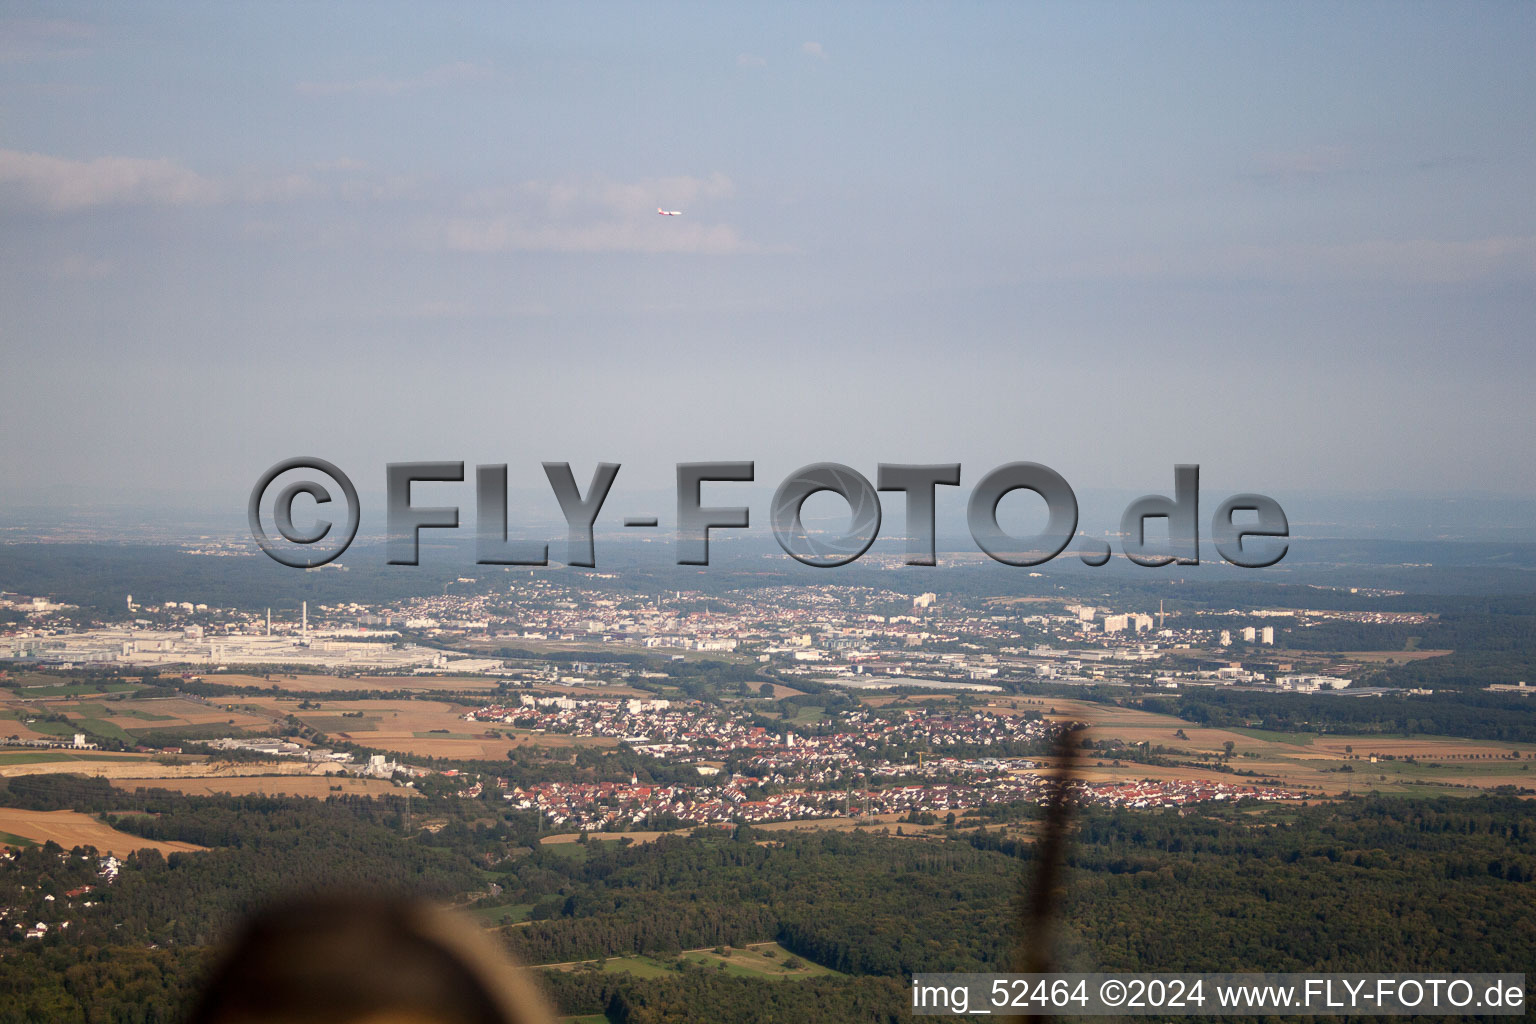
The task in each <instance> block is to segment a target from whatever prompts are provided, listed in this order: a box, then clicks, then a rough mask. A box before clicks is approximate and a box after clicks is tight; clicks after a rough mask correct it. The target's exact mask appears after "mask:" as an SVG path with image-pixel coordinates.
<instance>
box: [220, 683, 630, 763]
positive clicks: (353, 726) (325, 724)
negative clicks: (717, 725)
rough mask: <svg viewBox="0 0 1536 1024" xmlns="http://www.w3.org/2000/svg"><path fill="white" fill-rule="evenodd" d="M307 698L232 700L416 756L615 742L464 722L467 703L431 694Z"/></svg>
mask: <svg viewBox="0 0 1536 1024" xmlns="http://www.w3.org/2000/svg"><path fill="white" fill-rule="evenodd" d="M309 703H311V704H318V705H319V706H318V707H309V708H305V709H302V710H301V709H300V708H299V706H298V703H297V702H296V701H294V700H293V699H291V698H282V697H247V698H244V699H242V700H241V701H240V702H239V703H238V705H237V706H239V707H243V708H247V709H251V710H254V711H259V712H261V713H264V714H266V715H268V716H274V715H275V716H280V717H281V716H288V715H293V716H294V717H296V718H298V719H300V720H301V721H303V722H305V723H307V724H308V725H310V726H311V727H313V728H315V729H318V730H319V731H321V732H323V733H325V734H326V735H327V736H332V737H335V738H336V739H338V740H346V741H350V742H355V743H360V744H363V745H364V746H368V747H375V748H379V749H382V750H394V751H400V752H401V753H405V754H412V755H415V756H417V757H444V758H467V759H471V760H491V761H502V760H505V759H506V756H507V752H508V751H509V750H511V749H513V748H514V747H523V746H530V747H577V746H591V747H616V746H617V745H618V741H617V740H612V739H608V738H605V737H578V736H560V735H554V734H545V733H533V732H529V731H527V730H521V729H514V728H512V727H511V726H509V725H502V724H500V723H495V724H490V723H485V722H466V721H465V720H464V714H465V712H466V711H467V710H468V709H467V708H465V707H463V706H461V705H457V704H445V703H443V702H442V701H435V700H419V699H416V700H413V699H404V700H402V699H392V700H343V701H335V702H330V701H324V700H321V701H310V702H309ZM348 716H350V717H348ZM269 721H270V718H269Z"/></svg>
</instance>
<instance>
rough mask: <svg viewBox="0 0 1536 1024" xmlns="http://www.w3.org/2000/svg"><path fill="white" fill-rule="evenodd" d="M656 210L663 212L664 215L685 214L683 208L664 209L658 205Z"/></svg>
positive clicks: (675, 215)
mask: <svg viewBox="0 0 1536 1024" xmlns="http://www.w3.org/2000/svg"><path fill="white" fill-rule="evenodd" d="M656 212H657V213H659V214H661V215H662V216H663V217H681V216H682V215H683V211H682V210H663V209H662V208H661V207H659V206H658V207H656Z"/></svg>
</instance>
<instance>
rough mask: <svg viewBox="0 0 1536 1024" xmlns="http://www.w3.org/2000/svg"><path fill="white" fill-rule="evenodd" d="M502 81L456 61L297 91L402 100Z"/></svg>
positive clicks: (480, 67) (313, 84) (301, 86)
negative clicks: (407, 73) (416, 94)
mask: <svg viewBox="0 0 1536 1024" xmlns="http://www.w3.org/2000/svg"><path fill="white" fill-rule="evenodd" d="M499 77H500V75H499V74H498V73H497V72H496V70H495V69H494V68H490V67H486V66H485V65H482V64H472V63H470V62H468V61H455V62H454V63H452V64H444V65H442V66H441V67H435V68H432V69H430V70H427V71H423V72H422V73H421V74H419V75H412V76H409V77H406V78H388V77H385V76H381V75H375V76H373V77H370V78H359V79H353V80H351V81H343V82H300V83H299V84H298V85H296V86H294V89H295V91H297V92H299V93H301V94H303V95H305V96H347V95H352V96H401V95H404V94H406V93H413V92H421V91H423V90H426V89H438V88H443V87H446V86H453V85H465V84H470V83H474V82H488V81H492V80H494V79H496V78H499Z"/></svg>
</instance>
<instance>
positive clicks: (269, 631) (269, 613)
mask: <svg viewBox="0 0 1536 1024" xmlns="http://www.w3.org/2000/svg"><path fill="white" fill-rule="evenodd" d="M271 635H272V609H271V608H268V609H267V636H271Z"/></svg>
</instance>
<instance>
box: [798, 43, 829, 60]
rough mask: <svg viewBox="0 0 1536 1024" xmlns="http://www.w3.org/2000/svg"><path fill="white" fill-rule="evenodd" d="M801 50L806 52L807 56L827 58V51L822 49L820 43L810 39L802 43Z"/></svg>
mask: <svg viewBox="0 0 1536 1024" xmlns="http://www.w3.org/2000/svg"><path fill="white" fill-rule="evenodd" d="M800 52H801V53H803V54H805V55H806V56H807V57H815V58H816V59H817V60H826V59H827V51H826V50H824V49H822V46H821V44H820V43H816V42H809V41H808V42H804V43H801V44H800Z"/></svg>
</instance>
